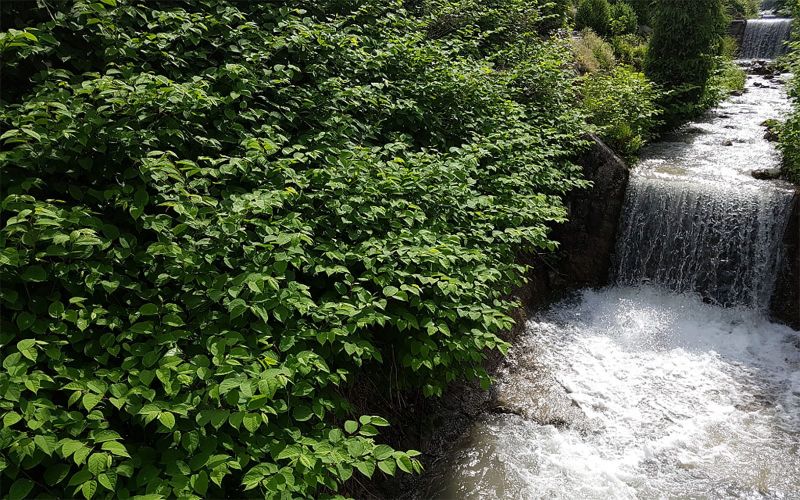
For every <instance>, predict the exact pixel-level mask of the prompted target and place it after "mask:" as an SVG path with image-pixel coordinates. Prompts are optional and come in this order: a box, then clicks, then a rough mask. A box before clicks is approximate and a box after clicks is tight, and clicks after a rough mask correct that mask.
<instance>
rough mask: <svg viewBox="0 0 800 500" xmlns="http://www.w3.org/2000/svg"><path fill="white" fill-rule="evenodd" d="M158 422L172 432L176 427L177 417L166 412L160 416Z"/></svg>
mask: <svg viewBox="0 0 800 500" xmlns="http://www.w3.org/2000/svg"><path fill="white" fill-rule="evenodd" d="M158 421H159V422H161V424H163V425H164V427H166V428H167V429H170V430H172V428H173V427H175V415H173V414H172V413H170V412H164V413H161V414H159V415H158Z"/></svg>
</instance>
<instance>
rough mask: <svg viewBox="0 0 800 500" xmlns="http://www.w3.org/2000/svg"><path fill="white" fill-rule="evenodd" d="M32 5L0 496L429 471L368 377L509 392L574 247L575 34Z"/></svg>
mask: <svg viewBox="0 0 800 500" xmlns="http://www.w3.org/2000/svg"><path fill="white" fill-rule="evenodd" d="M3 5H4V6H3V9H6V8H7V7H6V4H3ZM20 5H21V4H16V5H14V6H12V7H8V8H13V9H16V10H15V11H14V13H13V14H14V15H13V16H12V15H8V16H4V21H5V20H6V19H8V20H13V22H14V23H15V24H14V27H13V29H8V30H7V31H5V32H4V33H3V34H2V36H1V37H0V50H2V64H3V67H2V70H3V74H4V89H3V106H2V109H0V125H1V126H2V129H3V131H4V133H3V134H2V136H0V141H1V142H2V146H0V169H2V170H1V173H2V179H3V182H2V187H1V188H0V189H1V192H0V200H2V202H1V203H0V208H1V209H2V220H3V227H2V230H0V242H2V245H0V280H2V283H3V286H2V288H1V289H0V308H1V309H0V313H2V314H0V317H1V318H2V319H1V320H0V321H2V324H1V325H0V326H1V328H0V339H1V340H0V358H1V359H2V364H3V368H4V370H3V371H2V372H0V409H2V414H3V423H2V429H0V470H1V471H2V480H0V485H2V486H0V488H1V491H0V493H1V494H2V495H3V496H4V497H11V498H21V497H24V496H26V495H28V496H36V497H39V496H41V497H62V498H63V497H75V496H82V497H85V498H87V499H88V498H92V497H112V496H117V497H120V498H127V497H131V496H134V495H147V497H149V498H161V497H164V498H167V497H180V498H208V497H211V498H224V497H231V498H242V497H245V496H252V497H259V496H260V497H265V496H268V497H282V498H292V497H324V496H329V495H332V494H334V493H335V492H336V491H337V490H339V489H340V487H341V486H342V485H343V484H344V483H346V482H348V481H350V480H351V477H352V476H353V475H354V474H359V475H363V476H367V477H370V476H372V475H374V474H379V473H380V474H395V473H396V472H398V471H403V472H414V471H417V472H418V471H419V470H420V463H419V462H418V461H417V459H416V458H415V455H416V454H415V452H413V451H410V452H404V451H398V450H394V449H393V448H391V447H389V446H387V445H386V444H382V443H381V441H380V435H379V430H380V429H381V428H382V427H384V426H386V425H388V422H387V421H386V420H385V419H383V418H381V417H380V416H372V415H359V414H358V413H356V412H355V409H354V408H353V407H352V405H351V403H350V401H348V399H347V398H346V396H345V394H347V391H345V390H344V389H345V388H346V387H347V385H348V384H350V383H351V382H352V381H353V380H354V378H355V377H356V376H359V375H362V376H376V377H377V376H379V375H380V373H381V372H389V371H391V372H392V377H391V378H389V377H386V379H385V381H386V386H387V388H388V390H399V389H403V388H412V389H413V388H419V389H421V390H422V391H423V392H424V393H425V394H428V395H435V394H439V393H440V392H441V391H442V389H443V387H445V385H446V384H447V383H448V382H450V381H453V380H456V379H459V378H469V379H478V380H481V381H482V382H484V383H485V382H486V381H487V376H486V373H485V371H484V370H483V368H482V364H481V362H482V359H483V358H484V356H485V353H486V350H491V349H495V350H504V349H505V347H506V345H505V344H504V343H503V342H502V341H501V340H500V339H499V338H498V333H500V332H501V331H503V330H506V329H508V328H509V327H510V326H511V324H512V320H511V318H510V317H509V315H508V312H509V310H510V309H511V308H512V307H513V306H514V304H513V303H512V302H510V301H509V300H506V299H504V297H507V296H508V295H507V294H508V292H509V291H510V289H511V287H512V286H514V285H515V284H516V283H519V280H520V276H521V271H522V269H521V267H520V266H518V265H515V264H514V260H515V255H516V252H517V251H519V250H520V249H521V248H541V249H552V248H554V246H555V243H554V242H552V241H550V240H549V238H548V236H547V234H548V225H550V224H552V223H554V222H557V221H561V220H563V219H564V216H565V209H564V207H563V205H562V202H561V196H562V195H563V194H564V193H565V192H566V191H568V190H570V189H571V188H573V187H575V186H581V185H583V182H582V181H580V180H579V179H578V177H577V176H578V169H577V168H576V167H575V166H573V165H571V164H570V163H569V161H568V158H569V157H570V156H571V155H572V154H573V153H574V151H575V150H576V148H577V146H578V145H579V143H580V141H579V140H578V139H577V137H578V136H579V132H580V130H579V127H578V125H579V121H578V117H577V116H575V113H574V111H573V110H572V109H571V107H570V106H569V99H570V98H571V94H569V93H568V92H563V95H561V96H559V94H558V93H559V91H560V90H559V89H568V88H569V87H570V85H571V83H572V80H571V79H572V76H571V74H570V72H569V71H567V70H565V68H566V67H567V66H568V65H567V63H568V61H569V58H568V53H567V51H566V50H565V49H564V48H563V47H560V46H558V44H544V45H533V44H531V46H530V47H518V48H515V49H514V50H512V49H511V48H509V47H506V46H502V47H499V48H498V49H497V51H500V52H498V54H499V55H502V57H503V59H504V60H505V61H506V62H507V64H509V65H512V66H511V67H508V68H505V69H503V70H499V69H496V68H495V67H494V66H493V64H490V63H489V62H488V61H486V60H484V59H481V58H475V57H472V56H470V55H468V54H472V52H473V51H472V48H471V47H469V46H467V45H466V44H467V43H468V42H466V41H462V39H461V38H458V37H450V38H447V37H445V38H442V39H437V40H432V39H431V38H430V37H429V36H428V32H427V31H426V29H425V27H426V21H419V20H417V19H415V18H413V17H412V16H410V15H408V14H407V13H406V12H405V11H404V10H403V9H402V8H401V6H400V5H399V4H397V3H392V4H389V3H385V2H377V1H375V2H358V3H355V2H353V3H346V2H339V1H330V2H325V1H316V2H311V1H297V2H292V3H291V4H290V5H289V4H284V3H282V2H276V3H274V4H273V3H266V2H233V1H230V2H226V1H219V0H186V1H182V2H173V1H163V2H159V1H154V2H148V3H146V4H145V3H144V2H133V1H131V2H125V1H122V0H117V1H116V2H115V1H114V0H103V1H101V2H90V1H83V0H78V1H71V0H70V1H66V0H64V1H50V2H48V6H47V8H46V9H45V8H39V7H37V6H36V4H35V3H25V4H24V5H23V6H21V7H20ZM8 12H9V11H7V10H4V11H3V13H4V14H7V13H8ZM8 22H9V23H10V22H12V21H8ZM471 29H475V28H474V27H473V28H471ZM499 55H498V57H499ZM6 82H10V83H8V84H6ZM542 84H543V85H547V86H549V88H548V89H539V88H538V87H539V85H542ZM381 364H386V365H387V366H391V369H389V368H386V369H380V368H379V366H380V365H381Z"/></svg>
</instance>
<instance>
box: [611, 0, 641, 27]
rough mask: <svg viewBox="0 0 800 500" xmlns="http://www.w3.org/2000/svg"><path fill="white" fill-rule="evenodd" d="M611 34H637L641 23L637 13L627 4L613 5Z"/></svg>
mask: <svg viewBox="0 0 800 500" xmlns="http://www.w3.org/2000/svg"><path fill="white" fill-rule="evenodd" d="M609 27H610V30H611V33H613V34H614V35H627V34H632V33H636V31H637V29H638V27H639V22H638V18H637V17H636V11H635V10H633V7H631V6H630V5H629V4H627V3H625V2H617V3H615V4H612V5H611V21H610V23H609Z"/></svg>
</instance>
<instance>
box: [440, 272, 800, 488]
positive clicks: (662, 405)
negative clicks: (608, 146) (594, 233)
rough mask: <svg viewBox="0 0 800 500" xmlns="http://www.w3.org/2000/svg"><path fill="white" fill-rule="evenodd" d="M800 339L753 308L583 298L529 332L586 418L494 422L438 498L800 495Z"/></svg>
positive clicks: (687, 300) (671, 298) (481, 428)
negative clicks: (565, 423)
mask: <svg viewBox="0 0 800 500" xmlns="http://www.w3.org/2000/svg"><path fill="white" fill-rule="evenodd" d="M799 345H800V337H798V334H797V332H794V331H793V330H791V329H789V328H787V327H784V326H781V325H776V324H771V323H769V322H768V321H766V320H764V319H763V318H762V317H761V316H760V315H758V314H755V313H753V312H752V311H750V310H745V309H723V308H720V307H717V306H713V305H708V304H704V303H702V301H700V300H699V298H697V297H694V296H691V295H688V294H687V295H677V294H672V293H669V292H665V291H662V290H658V289H656V288H652V287H640V288H633V287H630V288H629V287H618V288H611V289H607V290H603V291H586V292H584V293H583V294H582V296H581V297H580V298H579V299H578V300H577V302H566V303H563V304H560V305H558V306H556V307H554V308H552V309H551V310H550V311H549V312H548V313H546V314H544V315H543V316H542V317H540V318H538V319H537V320H535V321H533V322H531V323H530V325H529V334H528V336H527V337H526V339H525V340H524V341H523V342H522V343H521V344H519V345H518V346H516V348H515V352H513V353H512V355H511V357H512V360H513V358H514V357H517V356H524V353H525V352H526V351H527V350H529V349H535V350H536V352H537V353H540V355H541V356H543V359H542V360H541V362H542V363H543V364H545V365H547V366H548V367H549V369H550V370H552V371H553V373H554V374H555V377H556V378H557V380H558V381H559V382H560V383H561V384H562V385H563V386H564V388H565V389H566V390H567V392H568V393H569V394H570V397H571V398H572V400H573V401H574V404H575V405H577V407H578V408H579V409H580V411H581V412H583V413H584V414H585V420H584V421H583V422H571V423H570V424H571V425H570V426H569V428H559V427H557V426H553V425H547V426H543V425H539V424H537V423H535V422H533V421H530V420H528V419H525V418H523V417H519V416H516V415H510V414H501V415H490V416H487V417H485V418H484V419H483V421H481V422H479V423H478V424H477V425H476V426H475V427H474V428H473V429H472V432H471V433H470V434H469V435H468V436H465V438H464V440H463V442H462V443H460V444H459V446H458V449H457V451H456V453H455V454H454V456H453V459H452V460H453V461H452V463H450V464H449V466H448V469H449V470H448V473H447V474H446V476H445V478H444V480H443V481H439V482H438V483H437V484H438V489H437V490H436V491H433V492H431V493H432V494H433V495H434V496H436V497H439V498H565V499H566V498H569V499H574V498H581V499H588V498H598V499H606V498H674V497H681V496H691V497H694V498H698V497H701V498H709V497H710V498H719V497H722V496H724V497H731V496H736V497H743V498H762V497H764V496H766V497H774V498H796V495H797V494H798V492H800V450H799V449H798V448H799V447H800V432H798V431H800V421H798V416H800V349H798V346H799Z"/></svg>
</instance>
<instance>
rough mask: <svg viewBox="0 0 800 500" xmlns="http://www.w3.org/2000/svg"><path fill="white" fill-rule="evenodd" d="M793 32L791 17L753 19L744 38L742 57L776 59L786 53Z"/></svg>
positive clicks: (746, 29) (748, 22)
mask: <svg viewBox="0 0 800 500" xmlns="http://www.w3.org/2000/svg"><path fill="white" fill-rule="evenodd" d="M791 32H792V20H791V19H783V18H776V19H769V18H766V19H751V20H749V21H747V26H746V27H745V31H744V38H743V40H742V47H741V53H740V55H741V58H742V59H775V58H776V57H778V56H781V55H783V54H785V53H786V51H787V46H786V42H788V41H789V39H790V35H791Z"/></svg>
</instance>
